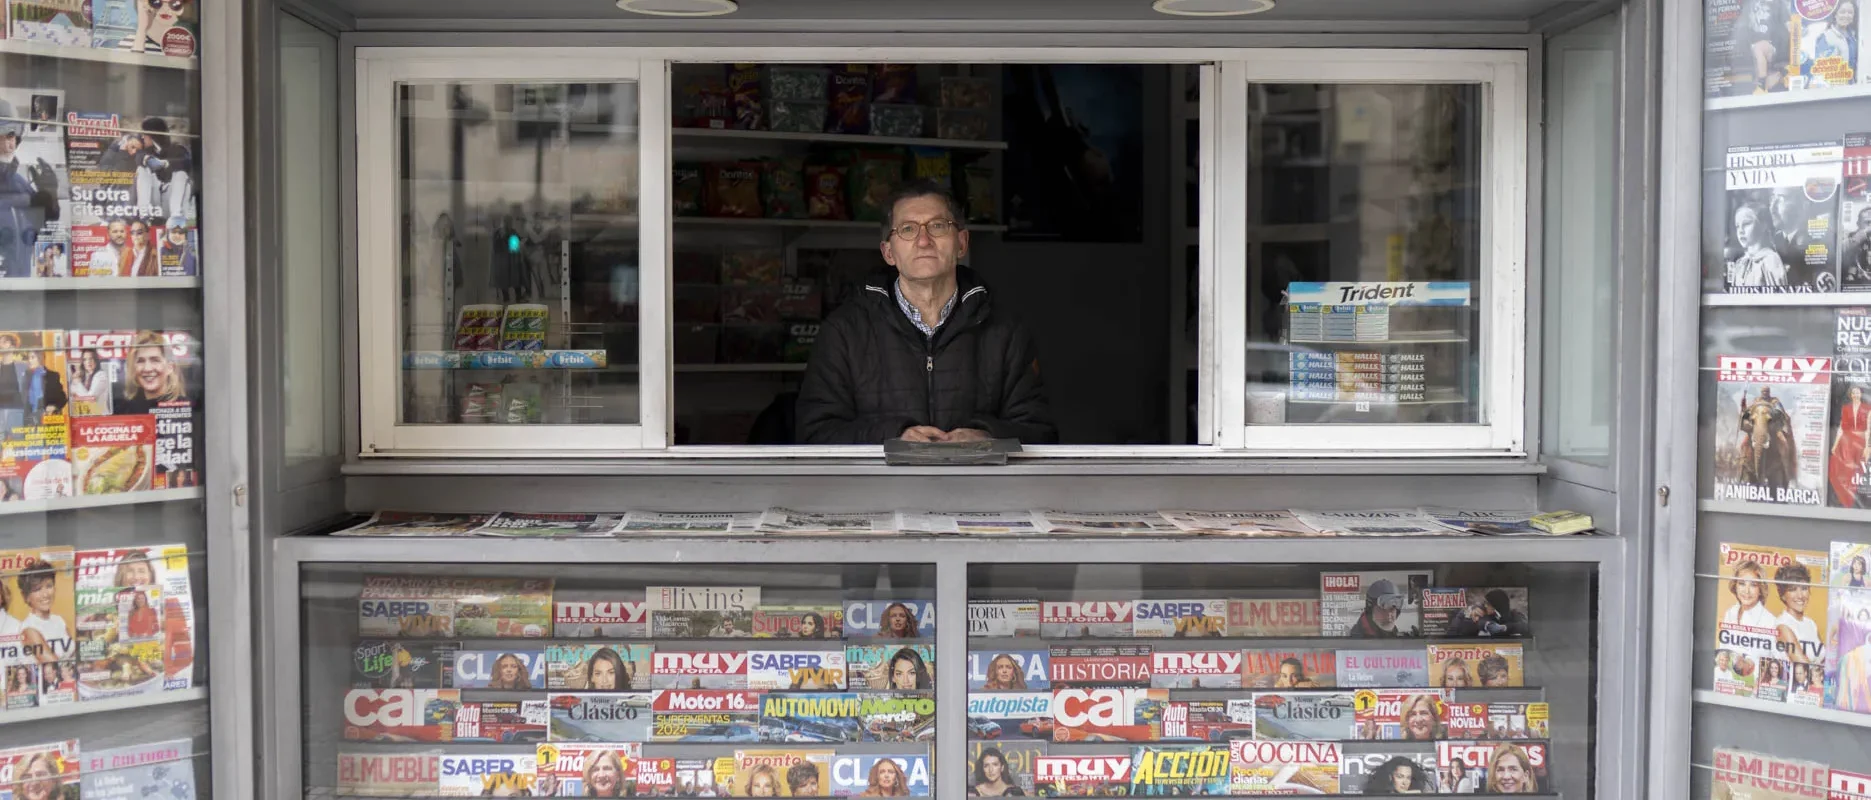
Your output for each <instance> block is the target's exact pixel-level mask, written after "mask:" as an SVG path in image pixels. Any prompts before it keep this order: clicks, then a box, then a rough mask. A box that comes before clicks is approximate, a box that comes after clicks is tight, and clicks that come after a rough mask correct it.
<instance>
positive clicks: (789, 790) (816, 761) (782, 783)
mask: <svg viewBox="0 0 1871 800" xmlns="http://www.w3.org/2000/svg"><path fill="white" fill-rule="evenodd" d="M836 756H837V754H836V753H834V752H833V751H831V750H736V751H734V783H733V786H732V791H733V796H734V797H824V796H826V795H829V794H830V793H831V792H830V789H831V785H832V781H831V768H832V759H833V758H835V757H836Z"/></svg>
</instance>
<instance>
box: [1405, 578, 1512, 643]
mask: <svg viewBox="0 0 1871 800" xmlns="http://www.w3.org/2000/svg"><path fill="white" fill-rule="evenodd" d="M1422 603H1423V635H1424V636H1426V637H1429V638H1432V639H1444V638H1452V639H1459V638H1469V637H1485V638H1496V637H1521V636H1531V635H1532V634H1533V627H1532V625H1531V624H1529V623H1528V616H1529V614H1528V611H1527V587H1525V586H1495V587H1487V588H1479V589H1472V588H1471V589H1463V588H1459V587H1452V586H1431V587H1428V588H1425V589H1423V599H1422Z"/></svg>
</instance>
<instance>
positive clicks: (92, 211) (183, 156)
mask: <svg viewBox="0 0 1871 800" xmlns="http://www.w3.org/2000/svg"><path fill="white" fill-rule="evenodd" d="M65 122H66V132H65V148H66V151H65V155H66V161H67V163H68V168H69V170H70V174H71V211H72V222H71V243H72V252H71V274H72V275H73V276H74V277H87V278H147V277H158V276H161V277H189V275H188V274H187V273H182V270H183V269H185V268H193V269H197V270H198V269H199V260H198V259H188V260H187V261H186V264H184V262H183V261H181V260H178V261H177V263H176V266H175V268H174V271H175V272H177V273H180V274H175V275H165V274H164V271H163V266H162V264H161V259H160V258H159V257H158V255H157V250H158V246H157V234H158V232H159V231H160V230H163V229H167V228H170V227H176V228H180V229H182V230H184V231H190V230H191V229H192V222H191V220H192V219H193V217H194V213H195V201H194V184H193V182H192V180H191V177H190V174H189V171H190V170H192V169H193V163H192V161H193V158H192V155H190V153H189V148H188V144H187V142H186V137H185V136H175V135H173V134H172V132H171V128H172V127H173V126H174V124H175V123H174V122H172V121H170V120H168V119H167V118H163V117H148V118H143V119H136V118H126V117H124V116H123V115H121V114H118V113H116V112H98V111H67V112H66V113H65ZM184 238H187V237H186V236H185V237H184Z"/></svg>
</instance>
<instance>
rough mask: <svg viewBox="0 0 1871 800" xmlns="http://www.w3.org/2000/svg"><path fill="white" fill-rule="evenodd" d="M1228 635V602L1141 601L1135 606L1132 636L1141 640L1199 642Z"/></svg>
mask: <svg viewBox="0 0 1871 800" xmlns="http://www.w3.org/2000/svg"><path fill="white" fill-rule="evenodd" d="M1227 633H1228V601H1227V600H1138V601H1136V603H1135V604H1134V605H1132V606H1131V635H1133V636H1136V637H1138V638H1172V637H1174V638H1195V637H1202V636H1225V635H1227Z"/></svg>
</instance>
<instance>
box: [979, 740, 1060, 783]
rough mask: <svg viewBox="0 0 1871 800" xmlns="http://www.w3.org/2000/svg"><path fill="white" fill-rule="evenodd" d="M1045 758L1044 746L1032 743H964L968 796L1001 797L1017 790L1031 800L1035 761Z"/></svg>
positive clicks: (1036, 766) (1036, 764) (1042, 743)
mask: <svg viewBox="0 0 1871 800" xmlns="http://www.w3.org/2000/svg"><path fill="white" fill-rule="evenodd" d="M1044 755H1046V743H1045V742H1034V741H1012V742H984V741H979V740H971V741H969V742H968V796H969V797H981V796H984V795H985V796H989V797H1001V796H1006V795H1012V794H1013V792H1011V791H1008V790H1009V789H1012V788H1018V789H1019V790H1020V793H1021V794H1023V795H1025V796H1028V797H1031V796H1034V795H1035V794H1037V792H1036V791H1035V787H1034V775H1035V771H1036V770H1037V769H1038V767H1039V759H1040V757H1041V756H1044Z"/></svg>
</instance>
